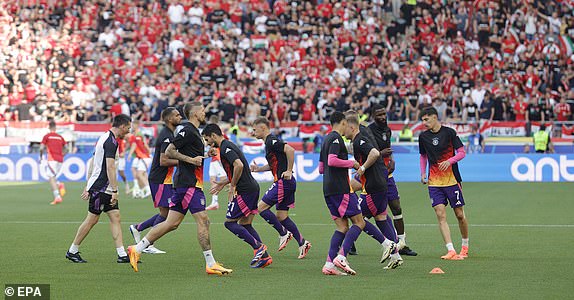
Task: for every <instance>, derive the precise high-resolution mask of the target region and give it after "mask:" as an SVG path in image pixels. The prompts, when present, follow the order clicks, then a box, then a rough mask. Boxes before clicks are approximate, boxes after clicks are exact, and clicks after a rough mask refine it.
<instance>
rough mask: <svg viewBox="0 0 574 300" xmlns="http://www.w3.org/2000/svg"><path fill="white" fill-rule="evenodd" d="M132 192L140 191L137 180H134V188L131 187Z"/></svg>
mask: <svg viewBox="0 0 574 300" xmlns="http://www.w3.org/2000/svg"><path fill="white" fill-rule="evenodd" d="M133 189H134V191H136V192H138V191H139V190H140V186H139V184H138V181H137V179H134V187H133Z"/></svg>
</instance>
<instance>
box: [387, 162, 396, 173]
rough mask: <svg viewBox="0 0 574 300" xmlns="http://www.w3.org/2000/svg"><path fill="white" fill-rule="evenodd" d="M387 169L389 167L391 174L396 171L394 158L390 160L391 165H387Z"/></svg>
mask: <svg viewBox="0 0 574 300" xmlns="http://www.w3.org/2000/svg"><path fill="white" fill-rule="evenodd" d="M387 169H389V174H391V173H393V172H394V171H395V161H394V160H393V159H391V161H389V166H388V167H387Z"/></svg>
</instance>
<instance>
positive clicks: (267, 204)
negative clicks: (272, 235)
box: [257, 182, 292, 249]
mask: <svg viewBox="0 0 574 300" xmlns="http://www.w3.org/2000/svg"><path fill="white" fill-rule="evenodd" d="M280 193H283V191H279V184H278V182H273V184H272V185H271V187H269V189H268V190H267V192H265V195H263V198H261V201H259V204H258V205H257V210H258V211H259V215H260V216H261V217H262V218H263V220H265V222H267V223H268V224H269V225H271V226H272V227H273V228H274V229H275V230H276V231H277V233H279V236H280V238H279V240H280V241H281V240H282V238H283V240H285V241H287V242H288V240H290V239H291V237H292V236H290V235H289V232H288V231H287V229H285V227H284V226H283V224H281V222H279V220H278V219H277V216H276V215H275V214H274V213H273V212H272V211H271V210H269V209H270V208H271V207H272V206H273V205H275V204H277V201H278V197H279V194H280ZM285 245H286V243H285V244H284V245H283V247H284V246H285ZM279 248H280V249H283V248H282V244H281V242H280V243H279Z"/></svg>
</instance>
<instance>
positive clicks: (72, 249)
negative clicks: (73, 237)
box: [68, 243, 80, 254]
mask: <svg viewBox="0 0 574 300" xmlns="http://www.w3.org/2000/svg"><path fill="white" fill-rule="evenodd" d="M78 248H80V246H79V245H74V243H72V245H71V246H70V249H69V250H68V252H70V253H72V254H76V253H78V250H79V249H78Z"/></svg>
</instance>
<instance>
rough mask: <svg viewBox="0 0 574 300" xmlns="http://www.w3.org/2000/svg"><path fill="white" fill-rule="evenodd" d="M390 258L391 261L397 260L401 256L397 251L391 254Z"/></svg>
mask: <svg viewBox="0 0 574 300" xmlns="http://www.w3.org/2000/svg"><path fill="white" fill-rule="evenodd" d="M391 258H393V259H399V258H401V255H400V254H399V252H398V251H397V252H395V253H392V254H391Z"/></svg>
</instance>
